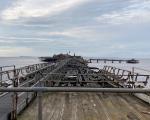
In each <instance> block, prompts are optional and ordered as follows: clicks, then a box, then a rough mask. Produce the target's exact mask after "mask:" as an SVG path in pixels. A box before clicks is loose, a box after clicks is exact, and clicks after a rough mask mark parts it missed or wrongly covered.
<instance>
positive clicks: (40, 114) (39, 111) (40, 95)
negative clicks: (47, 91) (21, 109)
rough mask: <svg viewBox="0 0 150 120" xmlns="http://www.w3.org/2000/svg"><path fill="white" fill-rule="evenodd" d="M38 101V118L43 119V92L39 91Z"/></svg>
mask: <svg viewBox="0 0 150 120" xmlns="http://www.w3.org/2000/svg"><path fill="white" fill-rule="evenodd" d="M37 100H38V101H37V102H38V120H42V93H41V92H38V93H37Z"/></svg>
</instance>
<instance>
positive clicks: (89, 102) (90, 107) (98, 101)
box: [18, 93, 150, 120]
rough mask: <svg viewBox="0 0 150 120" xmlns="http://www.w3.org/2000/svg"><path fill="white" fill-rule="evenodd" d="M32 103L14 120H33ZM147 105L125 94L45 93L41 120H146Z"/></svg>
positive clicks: (149, 116) (33, 107) (34, 110)
mask: <svg viewBox="0 0 150 120" xmlns="http://www.w3.org/2000/svg"><path fill="white" fill-rule="evenodd" d="M36 104H37V103H36V101H35V102H34V103H33V104H32V105H31V106H29V108H27V109H26V110H25V111H24V112H23V113H22V114H21V115H20V116H19V117H18V120H26V119H28V120H34V118H35V120H36V118H37V117H36V115H37V114H36V111H37V106H36ZM148 110H150V105H148V104H146V103H144V102H142V101H141V100H139V99H137V98H135V97H134V96H131V95H129V94H117V93H112V94H109V93H105V94H102V93H46V94H44V96H43V119H44V120H149V118H150V115H148V114H144V113H143V112H142V111H148Z"/></svg>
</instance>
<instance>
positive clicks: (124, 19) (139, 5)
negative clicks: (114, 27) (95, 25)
mask: <svg viewBox="0 0 150 120" xmlns="http://www.w3.org/2000/svg"><path fill="white" fill-rule="evenodd" d="M96 20H97V21H99V22H101V23H109V24H126V23H130V24H131V23H145V22H150V1H149V0H147V1H145V0H142V1H139V0H134V1H132V2H130V5H129V6H128V7H125V8H123V9H122V10H119V11H112V12H110V13H105V14H103V15H101V16H99V17H97V18H96Z"/></svg>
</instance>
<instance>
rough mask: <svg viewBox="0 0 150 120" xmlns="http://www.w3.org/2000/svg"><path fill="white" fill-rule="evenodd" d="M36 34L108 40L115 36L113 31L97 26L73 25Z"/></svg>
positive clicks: (87, 39) (76, 38)
mask: <svg viewBox="0 0 150 120" xmlns="http://www.w3.org/2000/svg"><path fill="white" fill-rule="evenodd" d="M38 35H42V36H43V35H46V36H49V37H51V36H60V37H61V38H64V37H68V38H70V39H73V40H76V41H78V40H80V41H81V40H82V41H86V42H88V41H91V42H93V41H104V40H105V41H106V40H107V41H109V40H110V39H112V38H114V37H116V36H117V34H116V33H115V32H113V31H109V33H108V31H106V30H101V29H100V28H99V27H91V26H86V27H73V28H71V29H65V30H62V31H50V32H40V33H38Z"/></svg>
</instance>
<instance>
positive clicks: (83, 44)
mask: <svg viewBox="0 0 150 120" xmlns="http://www.w3.org/2000/svg"><path fill="white" fill-rule="evenodd" d="M69 51H70V52H71V54H73V53H76V54H77V55H82V56H87V57H120V58H130V57H132V58H150V0H0V56H49V55H53V54H58V53H67V52H69Z"/></svg>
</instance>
